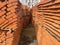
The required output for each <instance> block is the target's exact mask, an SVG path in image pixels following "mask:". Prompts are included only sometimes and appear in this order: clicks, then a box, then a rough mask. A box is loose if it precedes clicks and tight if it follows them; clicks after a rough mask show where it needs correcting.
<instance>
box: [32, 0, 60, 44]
mask: <svg viewBox="0 0 60 45" xmlns="http://www.w3.org/2000/svg"><path fill="white" fill-rule="evenodd" d="M32 11H33V12H32V16H33V18H32V20H33V21H32V22H33V24H34V26H35V28H36V35H37V40H38V45H60V0H41V2H40V3H38V4H37V5H35V6H34V7H33V9H32Z"/></svg>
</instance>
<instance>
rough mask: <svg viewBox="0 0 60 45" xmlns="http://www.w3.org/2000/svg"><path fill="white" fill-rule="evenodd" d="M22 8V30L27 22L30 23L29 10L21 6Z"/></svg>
mask: <svg viewBox="0 0 60 45" xmlns="http://www.w3.org/2000/svg"><path fill="white" fill-rule="evenodd" d="M22 8H23V20H24V21H23V28H25V27H26V26H27V25H28V24H29V22H30V19H31V15H30V10H31V9H30V8H29V7H27V6H26V5H22Z"/></svg>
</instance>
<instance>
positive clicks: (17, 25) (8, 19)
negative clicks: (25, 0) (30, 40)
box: [0, 0, 30, 45]
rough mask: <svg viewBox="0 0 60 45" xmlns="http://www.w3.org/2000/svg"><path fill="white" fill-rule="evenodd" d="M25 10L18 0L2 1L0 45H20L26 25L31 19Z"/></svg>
mask: <svg viewBox="0 0 60 45" xmlns="http://www.w3.org/2000/svg"><path fill="white" fill-rule="evenodd" d="M23 10H24V9H23V8H22V5H21V3H19V2H18V0H0V45H18V42H19V38H20V33H21V30H22V29H23V27H25V26H26V25H24V23H25V24H27V22H29V19H30V18H28V17H29V14H28V15H27V16H25V17H24V15H25V14H24V13H23ZM26 17H27V19H26ZM24 20H26V21H27V22H24Z"/></svg>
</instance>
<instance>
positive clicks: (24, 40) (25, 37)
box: [19, 24, 37, 45]
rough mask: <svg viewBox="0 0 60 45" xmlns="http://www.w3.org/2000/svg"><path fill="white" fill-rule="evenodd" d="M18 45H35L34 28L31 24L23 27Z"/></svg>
mask: <svg viewBox="0 0 60 45" xmlns="http://www.w3.org/2000/svg"><path fill="white" fill-rule="evenodd" d="M19 45H37V40H36V33H35V29H34V27H33V26H32V25H31V24H29V25H28V26H27V27H26V28H24V29H23V31H22V34H21V40H20V43H19Z"/></svg>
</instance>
